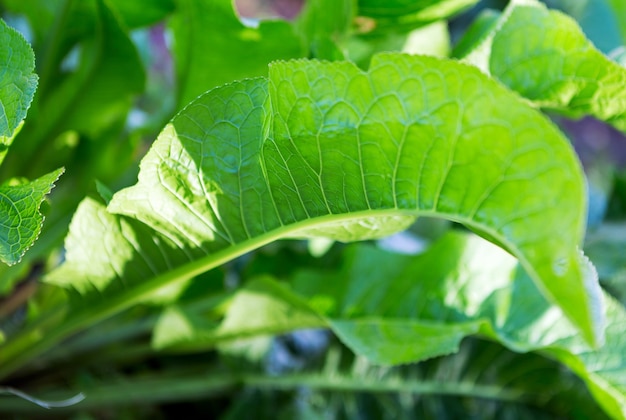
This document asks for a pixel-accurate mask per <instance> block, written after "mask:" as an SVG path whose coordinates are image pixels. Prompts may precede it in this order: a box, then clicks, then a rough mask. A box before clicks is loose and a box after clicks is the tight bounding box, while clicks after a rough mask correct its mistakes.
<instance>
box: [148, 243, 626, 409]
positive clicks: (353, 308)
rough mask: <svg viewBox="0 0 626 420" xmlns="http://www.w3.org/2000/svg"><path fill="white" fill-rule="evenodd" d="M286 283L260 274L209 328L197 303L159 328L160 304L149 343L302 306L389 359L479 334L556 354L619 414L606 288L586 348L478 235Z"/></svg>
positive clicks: (238, 329) (382, 360)
mask: <svg viewBox="0 0 626 420" xmlns="http://www.w3.org/2000/svg"><path fill="white" fill-rule="evenodd" d="M290 283H291V284H290V286H291V287H290V288H289V287H288V285H285V284H278V283H276V282H275V281H272V280H271V279H268V278H262V279H257V280H253V281H252V282H250V283H249V284H248V285H247V286H245V287H244V288H243V289H241V290H240V291H238V292H237V293H236V295H235V297H234V298H233V299H232V301H231V303H230V305H229V306H228V309H227V310H226V316H225V320H228V322H226V321H225V322H224V324H222V325H220V326H219V327H214V328H213V329H210V328H208V326H207V325H206V322H205V325H204V327H203V329H200V328H199V329H197V330H194V325H202V324H201V322H200V320H198V319H195V320H194V317H196V318H197V316H198V314H197V311H194V310H193V309H192V308H190V310H186V308H179V310H178V312H177V313H176V315H177V319H178V323H179V325H180V324H182V325H187V326H190V328H188V329H187V330H186V331H185V334H184V335H181V334H175V333H176V331H168V328H167V326H168V325H167V324H168V323H170V322H171V317H172V315H171V314H169V313H165V314H164V315H163V317H162V318H161V320H160V322H159V324H158V325H157V329H156V332H157V333H158V334H159V335H155V344H156V345H158V346H160V347H168V346H169V347H170V348H173V349H179V350H189V349H194V348H195V349H201V348H207V347H211V346H213V345H215V343H216V341H218V342H219V341H220V340H233V339H242V338H246V337H248V336H250V335H251V334H252V332H253V331H255V332H256V333H257V334H263V333H265V332H267V331H272V332H274V333H276V332H283V333H284V332H288V331H291V330H294V329H298V328H302V325H301V324H302V323H301V322H300V321H299V317H298V316H294V317H293V319H292V320H291V321H290V322H285V319H288V320H289V319H290V317H289V316H288V315H287V316H285V315H286V314H296V313H297V314H309V315H308V316H309V317H311V318H312V319H315V318H314V316H315V315H317V316H318V317H319V319H320V320H321V321H318V323H319V324H322V325H324V324H325V325H326V326H327V327H329V328H330V329H332V331H333V332H334V333H335V334H336V335H337V336H338V337H339V338H340V339H341V340H342V341H343V342H344V343H345V344H346V345H348V346H349V347H350V348H351V349H352V350H353V351H354V352H356V353H357V354H359V355H363V356H366V357H367V358H368V359H370V360H371V361H373V362H375V363H379V364H383V365H390V364H402V363H410V362H414V361H420V360H424V359H427V358H430V357H434V356H440V355H444V354H448V353H452V352H456V351H458V348H459V344H460V341H461V339H462V338H464V337H465V336H468V335H472V334H476V333H479V334H481V335H483V336H486V337H489V338H490V339H493V340H496V341H498V342H500V343H502V344H503V345H505V346H507V347H509V348H510V349H512V350H514V351H517V352H527V351H539V352H540V353H542V354H543V355H544V356H547V357H549V358H552V359H555V360H557V361H559V362H560V363H563V364H564V365H566V366H568V367H569V368H570V369H571V370H572V371H573V372H574V373H575V374H576V375H578V376H579V377H580V378H581V379H582V380H583V381H584V382H585V383H586V384H587V386H588V387H589V389H590V391H591V392H592V393H593V394H594V397H595V399H596V401H598V403H599V404H600V405H601V406H602V407H603V408H604V409H605V410H606V411H607V413H609V414H610V415H611V416H612V417H615V418H626V376H625V375H624V374H623V373H624V369H625V368H626V361H625V359H624V358H623V357H622V355H623V354H624V352H626V339H625V338H624V337H626V335H625V333H626V311H625V310H624V308H623V307H622V306H621V305H620V304H618V303H617V302H615V301H614V300H613V299H612V298H610V297H609V296H608V295H605V297H604V299H606V303H607V318H608V327H607V330H606V344H605V345H604V346H603V347H601V348H599V349H597V350H591V349H590V348H589V347H588V346H587V345H586V344H585V343H584V342H583V340H582V339H581V337H580V335H579V334H578V333H577V332H576V330H575V329H574V328H572V326H571V325H570V324H569V323H568V322H567V321H566V319H565V318H564V317H563V314H562V312H561V311H560V310H559V309H558V308H557V307H556V306H554V305H552V304H550V303H548V301H546V300H545V298H544V297H543V296H542V295H541V293H540V292H539V290H538V289H537V288H536V287H535V285H534V284H533V283H532V281H531V280H530V279H529V278H528V277H527V275H526V274H525V273H524V272H523V271H522V270H520V269H519V266H518V265H517V264H516V261H515V259H514V258H513V257H512V256H511V255H509V254H507V253H505V252H503V251H502V250H501V249H498V248H497V247H495V246H494V245H492V244H490V243H488V242H486V241H484V240H482V239H480V238H478V237H476V236H473V235H468V234H463V233H458V232H456V233H455V232H452V233H449V234H447V235H446V236H444V237H443V238H442V239H440V240H439V241H438V242H437V243H436V244H435V245H434V246H433V247H432V248H431V249H429V251H427V253H425V254H424V255H421V256H417V257H412V256H406V255H397V254H390V253H388V252H386V251H382V250H380V249H377V248H374V247H372V246H364V245H354V246H352V247H351V248H348V249H347V250H346V260H345V263H344V265H343V268H342V269H341V270H340V271H330V270H328V271H325V270H316V271H311V270H309V271H302V272H300V273H299V274H298V275H296V276H295V278H294V279H292V280H291V282H290ZM277 289H278V290H280V291H281V292H280V293H276V290H277ZM268 296H270V297H271V300H272V302H271V304H269V303H268V302H267V300H268V299H270V298H268ZM277 308H280V309H278V310H277ZM277 312H278V315H277ZM235 314H236V316H235ZM300 316H302V315H300ZM251 318H254V319H255V320H256V321H255V322H253V323H252V324H251V323H250V319H251ZM226 324H227V326H226ZM317 326H319V325H317ZM224 330H227V331H228V333H229V334H228V335H226V334H223V331H224Z"/></svg>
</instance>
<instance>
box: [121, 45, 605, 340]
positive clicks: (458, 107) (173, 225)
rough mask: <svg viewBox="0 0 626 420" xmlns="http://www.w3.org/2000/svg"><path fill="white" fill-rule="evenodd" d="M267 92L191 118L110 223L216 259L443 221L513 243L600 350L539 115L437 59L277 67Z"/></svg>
mask: <svg viewBox="0 0 626 420" xmlns="http://www.w3.org/2000/svg"><path fill="white" fill-rule="evenodd" d="M418 77H419V78H418ZM266 86H267V82H266V81H265V80H261V79H257V80H254V81H250V82H245V83H242V84H238V85H231V86H228V87H225V88H224V89H221V90H219V91H215V93H214V94H213V95H208V96H206V97H205V98H203V99H204V100H203V101H199V102H197V103H194V104H193V105H191V106H190V107H189V108H187V109H186V112H183V113H182V114H181V115H179V117H177V119H175V120H174V122H173V123H172V124H171V125H169V126H168V127H167V128H166V129H165V131H164V133H163V135H162V137H161V141H159V142H157V143H156V144H155V146H154V147H153V149H152V150H151V152H150V153H149V154H148V155H147V157H146V158H145V159H144V161H143V162H142V170H141V172H140V176H139V183H138V184H137V186H135V187H132V188H130V189H127V190H124V191H122V192H120V193H118V194H117V195H116V196H115V197H114V198H113V200H112V202H111V204H110V209H111V210H112V211H114V212H118V213H122V214H126V215H130V216H132V217H136V218H138V219H139V220H141V221H143V222H144V223H146V224H147V225H149V226H151V227H152V228H154V229H156V230H159V231H162V232H166V234H167V236H168V237H170V238H176V239H174V241H175V242H176V243H179V244H183V246H185V247H188V248H189V249H190V252H192V250H198V249H202V250H203V251H204V252H206V253H208V254H210V255H212V254H215V253H216V252H218V251H225V250H226V249H229V248H231V249H234V250H238V249H241V250H242V252H243V251H244V250H245V249H247V247H246V246H245V244H249V243H253V242H256V243H257V244H258V245H260V244H261V243H264V242H266V241H267V240H273V239H277V238H278V237H281V236H282V237H284V236H332V237H333V238H335V239H339V240H358V239H365V238H371V237H380V236H384V235H387V234H390V233H393V232H396V231H398V230H401V229H403V228H405V227H406V226H408V224H410V223H411V222H412V220H413V218H414V216H413V215H416V214H422V215H438V216H440V217H445V218H449V219H451V220H455V221H459V222H461V223H464V224H467V225H468V226H470V227H472V228H473V229H476V230H479V231H481V232H482V233H483V234H484V235H486V236H488V237H490V238H492V239H493V240H495V241H497V242H498V243H500V244H502V245H503V246H504V247H506V248H507V249H508V250H509V251H510V252H512V253H513V254H514V255H516V256H517V257H518V258H520V261H521V262H522V264H523V265H524V267H525V268H526V269H527V270H529V272H530V273H531V275H532V276H533V278H534V279H535V280H536V281H537V283H538V284H539V285H540V287H541V288H542V289H543V290H544V291H545V292H546V293H547V294H548V295H549V296H551V298H553V299H555V300H556V301H557V302H558V303H559V304H560V305H561V306H562V307H563V308H564V310H565V312H566V313H567V314H568V316H570V317H571V319H572V320H574V322H575V323H576V324H577V325H579V326H580V327H581V328H582V329H583V331H585V334H586V335H587V337H588V338H589V339H591V336H592V335H593V334H592V331H596V332H597V330H596V328H597V326H598V325H597V323H596V322H597V320H593V318H594V317H596V315H595V313H596V312H597V311H598V309H599V308H598V307H597V305H596V303H597V302H596V303H591V302H593V301H594V299H595V298H594V297H593V293H592V294H589V292H588V291H587V289H588V288H589V286H586V285H585V282H586V281H587V280H585V279H584V276H583V274H582V272H581V271H580V270H581V268H580V264H579V251H578V250H577V249H576V247H575V244H579V243H580V241H581V236H582V230H583V227H584V226H583V224H584V222H583V220H582V218H583V216H584V203H583V191H582V189H583V181H582V176H581V172H580V168H579V165H578V162H577V161H576V158H575V156H574V155H573V154H572V152H571V149H570V147H569V146H568V144H567V143H566V142H565V141H564V140H563V138H562V137H561V135H560V134H559V133H558V131H556V130H555V129H554V127H553V126H552V125H551V124H549V123H548V122H547V121H546V120H545V119H544V118H543V117H541V116H540V115H539V114H538V113H536V112H535V111H533V110H532V109H530V108H528V107H526V106H525V105H523V104H521V103H520V102H519V101H517V99H516V98H515V97H513V96H511V95H510V94H509V93H508V92H506V91H505V90H503V89H501V88H500V87H499V86H498V85H497V84H495V83H493V82H492V81H490V80H489V79H487V78H484V77H483V76H482V75H481V74H480V73H479V72H477V71H474V70H473V69H472V68H470V67H467V66H462V65H459V64H455V63H452V62H447V61H440V60H436V59H431V58H426V57H421V58H417V57H409V56H400V55H379V56H377V57H376V58H375V59H374V60H373V61H372V64H371V67H370V71H369V73H367V74H365V73H362V72H361V71H360V70H358V69H357V68H356V67H355V66H353V65H351V64H349V63H337V64H329V63H316V62H304V61H301V62H295V63H277V64H274V65H272V66H271V67H270V76H269V86H268V89H269V97H268V93H266V91H265V89H266ZM486 91H489V92H491V93H492V94H491V95H489V96H486V95H485V94H484V92H486ZM218 92H219V93H218ZM225 102H226V103H225ZM224 103H225V105H222V104H224ZM218 107H219V108H220V109H223V111H220V112H219V114H216V111H217V108H218ZM487 109H489V110H491V111H489V112H488V111H487ZM224 112H226V115H224ZM200 121H202V122H204V123H203V124H200V123H199V122H200ZM529 121H532V123H529ZM512 127H518V128H512ZM265 136H267V138H264V137H265ZM225 139H229V140H230V142H225V141H224V140H225ZM547 148H550V149H551V151H550V152H547ZM556 156H559V157H560V158H561V159H562V163H560V164H556V163H555V160H554V159H555V157H556ZM209 174H210V175H209ZM339 174H340V175H339ZM260 180H264V181H262V182H259V181H260ZM541 180H545V181H541ZM547 185H550V186H551V187H553V188H554V189H552V188H547ZM565 191H567V193H564V192H565ZM207 203H208V207H207ZM531 224H535V226H537V228H536V229H532V228H530V227H529V226H530V225H531ZM258 245H255V246H258ZM573 245H574V246H573ZM589 299H591V300H589ZM581 308H582V310H581ZM584 308H587V309H586V310H585V309H584ZM594 334H595V333H594Z"/></svg>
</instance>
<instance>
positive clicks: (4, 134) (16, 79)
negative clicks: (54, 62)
mask: <svg viewBox="0 0 626 420" xmlns="http://www.w3.org/2000/svg"><path fill="white" fill-rule="evenodd" d="M0 45H2V48H0V152H3V153H4V152H6V149H7V148H8V147H9V146H10V141H11V140H12V138H13V134H14V132H15V129H16V128H17V126H18V125H19V124H20V123H21V122H22V120H23V119H24V118H26V111H27V110H28V108H29V107H30V103H31V101H32V100H33V96H34V94H35V89H37V75H36V74H35V73H34V69H35V55H34V53H33V50H32V49H31V48H30V46H29V45H28V43H27V42H26V40H25V39H24V37H23V36H22V35H20V33H19V32H17V31H16V30H15V29H13V28H10V27H9V26H7V24H6V23H4V21H3V20H1V19H0Z"/></svg>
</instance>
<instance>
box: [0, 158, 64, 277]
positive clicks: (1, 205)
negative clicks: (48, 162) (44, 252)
mask: <svg viewBox="0 0 626 420" xmlns="http://www.w3.org/2000/svg"><path fill="white" fill-rule="evenodd" d="M62 173H63V169H57V170H56V171H54V172H51V173H49V174H47V175H44V176H42V177H41V178H38V179H36V180H34V181H31V182H26V183H23V184H19V185H10V184H6V183H5V184H3V185H2V186H0V218H1V220H2V223H1V224H0V260H2V261H3V262H4V263H6V264H9V265H13V264H16V263H18V262H20V260H21V259H22V256H23V255H24V253H25V252H26V251H27V250H28V248H30V247H31V246H32V244H33V243H34V242H35V240H36V239H37V237H38V236H39V232H40V231H41V226H42V223H43V216H42V215H41V213H40V212H39V206H40V205H41V203H42V202H43V200H44V198H45V196H46V195H47V194H48V193H49V192H50V190H51V189H52V188H53V187H54V182H55V181H56V180H57V179H58V178H59V176H61V174H62Z"/></svg>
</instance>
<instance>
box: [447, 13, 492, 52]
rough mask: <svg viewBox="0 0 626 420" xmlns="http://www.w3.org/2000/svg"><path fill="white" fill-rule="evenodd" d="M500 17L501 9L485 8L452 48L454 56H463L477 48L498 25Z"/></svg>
mask: <svg viewBox="0 0 626 420" xmlns="http://www.w3.org/2000/svg"><path fill="white" fill-rule="evenodd" d="M499 18H500V12H499V11H496V10H492V9H485V10H483V11H482V12H481V13H480V14H479V15H478V16H477V17H476V19H474V21H473V22H472V24H471V25H470V26H469V28H467V30H466V31H465V33H464V34H463V37H462V38H461V39H460V40H459V42H458V43H457V44H456V45H455V47H454V49H453V50H452V56H453V57H458V58H462V57H465V56H466V55H468V54H469V53H470V52H472V50H474V49H475V48H477V47H478V46H479V45H480V44H481V43H482V42H483V41H485V39H486V38H487V37H489V36H490V35H491V33H492V32H493V30H494V29H495V28H496V27H497V24H498V22H499Z"/></svg>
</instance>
